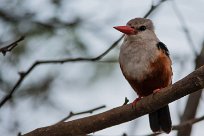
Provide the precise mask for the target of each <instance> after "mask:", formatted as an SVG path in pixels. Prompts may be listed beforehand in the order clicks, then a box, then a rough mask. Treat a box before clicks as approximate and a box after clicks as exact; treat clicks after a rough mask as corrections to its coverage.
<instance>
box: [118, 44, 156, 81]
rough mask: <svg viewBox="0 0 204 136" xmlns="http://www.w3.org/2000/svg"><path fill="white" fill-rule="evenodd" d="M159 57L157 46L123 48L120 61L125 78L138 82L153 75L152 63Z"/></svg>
mask: <svg viewBox="0 0 204 136" xmlns="http://www.w3.org/2000/svg"><path fill="white" fill-rule="evenodd" d="M130 45H131V44H130ZM155 45H156V44H155ZM158 55H159V54H158V49H157V48H156V46H155V47H154V46H151V45H145V44H143V45H134V44H133V45H132V46H122V47H121V52H120V57H119V61H120V66H121V69H122V72H123V74H124V76H125V77H126V78H129V79H134V80H138V81H140V80H142V79H144V78H145V77H146V76H147V75H149V74H150V73H151V63H152V62H154V61H155V60H156V58H157V57H158Z"/></svg>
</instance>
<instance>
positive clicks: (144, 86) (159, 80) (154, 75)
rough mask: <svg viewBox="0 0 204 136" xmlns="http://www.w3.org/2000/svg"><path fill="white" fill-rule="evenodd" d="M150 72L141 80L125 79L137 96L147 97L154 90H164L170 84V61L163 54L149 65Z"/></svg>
mask: <svg viewBox="0 0 204 136" xmlns="http://www.w3.org/2000/svg"><path fill="white" fill-rule="evenodd" d="M150 68H151V72H150V73H149V74H148V75H147V76H146V77H144V78H143V80H141V81H138V80H133V79H127V80H128V82H129V83H130V85H131V86H132V88H133V89H134V90H135V91H136V92H137V94H138V95H139V96H147V95H149V94H151V93H152V92H153V91H154V90H155V89H158V88H164V87H166V86H168V85H169V84H171V80H172V69H171V60H170V58H169V57H167V56H166V55H165V54H163V53H161V55H160V56H159V57H158V58H157V59H156V60H155V61H154V62H152V63H151V64H150Z"/></svg>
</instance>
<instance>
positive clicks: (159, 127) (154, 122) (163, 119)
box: [149, 105, 172, 133]
mask: <svg viewBox="0 0 204 136" xmlns="http://www.w3.org/2000/svg"><path fill="white" fill-rule="evenodd" d="M149 123H150V128H151V129H152V131H153V132H159V131H164V132H166V133H169V132H170V131H171V127H172V123H171V116H170V112H169V106H168V105H167V106H165V107H163V108H161V109H159V110H157V111H155V112H152V113H150V114H149Z"/></svg>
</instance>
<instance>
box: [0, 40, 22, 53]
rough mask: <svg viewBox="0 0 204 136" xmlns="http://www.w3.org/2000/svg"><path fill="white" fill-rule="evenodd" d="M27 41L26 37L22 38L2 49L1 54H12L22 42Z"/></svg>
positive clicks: (0, 49)
mask: <svg viewBox="0 0 204 136" xmlns="http://www.w3.org/2000/svg"><path fill="white" fill-rule="evenodd" d="M24 39H25V37H24V36H21V37H20V38H18V39H17V40H16V41H14V42H12V43H11V44H9V45H7V46H4V47H2V48H0V52H1V53H2V54H3V55H4V56H5V55H6V53H7V52H10V51H11V50H13V49H14V48H15V47H16V46H17V45H18V43H19V42H20V41H23V40H24Z"/></svg>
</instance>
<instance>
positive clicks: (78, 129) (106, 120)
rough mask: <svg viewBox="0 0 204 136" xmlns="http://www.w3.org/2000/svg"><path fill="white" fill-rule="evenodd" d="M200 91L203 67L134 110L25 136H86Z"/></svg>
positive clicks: (122, 108) (128, 108)
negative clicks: (85, 135)
mask: <svg viewBox="0 0 204 136" xmlns="http://www.w3.org/2000/svg"><path fill="white" fill-rule="evenodd" d="M202 88H204V66H202V67H200V68H199V69H197V70H196V71H194V72H192V73H191V74H189V75H188V76H186V77H185V78H183V79H181V80H180V81H178V82H176V83H174V84H173V85H171V86H168V87H166V88H164V89H162V90H161V92H160V93H157V94H152V95H149V96H147V97H144V98H143V99H142V100H140V101H138V103H137V105H136V106H135V107H132V104H127V105H124V106H120V107H117V108H114V109H112V110H109V111H106V112H103V113H100V114H97V115H93V116H89V117H85V118H81V119H77V120H73V121H69V122H62V123H58V124H56V125H52V126H48V127H43V128H38V129H36V130H34V131H32V132H29V133H27V134H24V136H45V135H49V136H63V135H69V136H71V135H81V134H89V133H92V132H96V131H99V130H102V129H105V128H108V127H111V126H114V125H118V124H121V123H124V122H128V121H131V120H133V119H136V118H139V117H141V116H143V115H145V114H147V113H150V112H153V111H155V110H157V109H159V108H161V107H163V106H165V105H167V104H168V103H171V102H173V101H175V100H177V99H180V98H181V97H183V96H186V95H188V94H190V93H193V92H196V91H198V90H200V89H202Z"/></svg>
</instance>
